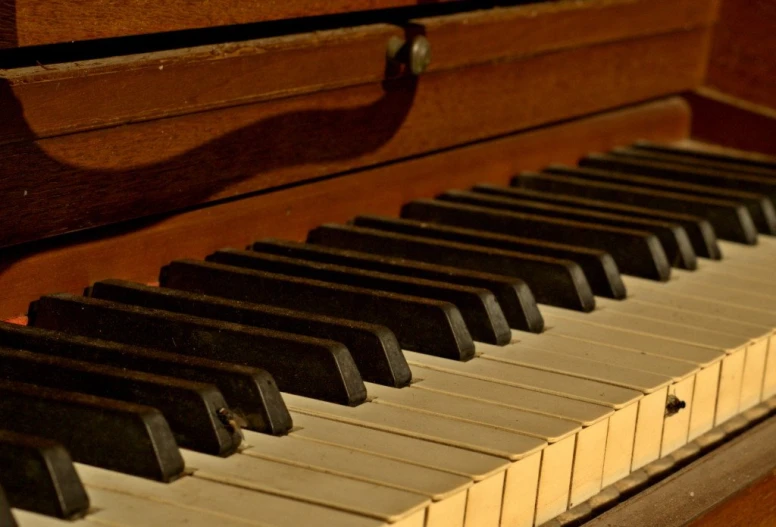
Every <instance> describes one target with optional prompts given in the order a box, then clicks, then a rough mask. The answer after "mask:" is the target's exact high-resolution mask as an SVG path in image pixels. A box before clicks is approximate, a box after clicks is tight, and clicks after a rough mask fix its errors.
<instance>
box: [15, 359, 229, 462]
mask: <svg viewBox="0 0 776 527" xmlns="http://www.w3.org/2000/svg"><path fill="white" fill-rule="evenodd" d="M0 379H5V380H7V381H14V382H24V383H29V384H36V385H38V386H46V387H49V388H53V389H55V390H63V391H68V392H78V393H84V394H87V395H93V396H95V397H104V398H106V399H116V400H118V401H124V402H128V403H135V404H142V405H145V406H150V407H152V408H156V409H157V410H159V411H160V412H162V415H164V417H165V419H166V420H167V423H168V424H169V425H170V429H171V430H172V432H173V435H174V436H175V440H176V441H177V443H178V444H179V445H180V446H181V447H185V448H189V449H191V450H196V451H198V452H203V453H206V454H212V455H218V456H228V455H230V454H233V453H234V452H236V451H237V448H238V447H239V445H240V442H241V438H242V436H241V433H240V430H239V428H234V427H232V426H231V425H229V424H228V423H225V422H223V421H222V418H221V417H219V413H222V414H223V415H229V414H228V408H227V406H226V402H225V401H224V398H223V396H222V395H221V392H219V391H218V389H217V388H216V387H215V386H213V385H210V384H203V383H198V382H192V381H187V380H182V379H177V378H175V377H162V376H159V375H153V374H150V373H144V372H138V371H134V370H126V369H123V368H114V367H112V366H105V365H102V364H95V363H93V362H83V361H76V360H72V359H65V358H62V357H55V356H53V355H46V354H42V353H34V352H31V351H26V350H19V349H11V348H4V347H0Z"/></svg>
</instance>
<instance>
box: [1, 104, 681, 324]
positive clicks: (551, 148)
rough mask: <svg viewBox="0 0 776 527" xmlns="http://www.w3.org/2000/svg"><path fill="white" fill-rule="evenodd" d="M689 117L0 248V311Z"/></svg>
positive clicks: (612, 115) (566, 158) (504, 173)
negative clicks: (177, 259)
mask: <svg viewBox="0 0 776 527" xmlns="http://www.w3.org/2000/svg"><path fill="white" fill-rule="evenodd" d="M689 117H690V116H689V110H688V107H687V105H686V104H685V103H684V102H683V101H682V100H681V99H678V98H670V99H667V100H661V101H658V102H653V103H648V104H644V105H637V106H635V107H631V108H627V109H622V110H617V111H614V112H607V113H603V114H600V115H597V116H593V117H588V118H584V119H580V120H576V121H570V122H568V123H565V124H561V125H557V126H551V127H546V128H540V129H536V130H532V131H529V132H524V133H520V134H515V135H511V136H508V137H505V138H501V139H498V140H492V141H486V142H482V143H479V144H476V145H471V146H467V147H463V148H458V149H454V150H449V151H446V152H442V153H438V154H433V155H427V156H423V157H419V158H416V159H413V160H410V161H405V162H400V163H393V164H389V165H386V166H383V167H380V168H375V169H371V170H366V171H361V172H357V173H354V174H350V175H345V176H341V177H336V178H332V179H329V180H326V181H320V182H316V183H310V184H305V185H301V186H298V187H295V188H290V189H285V190H280V191H276V192H269V193H266V194H259V195H255V196H252V197H248V198H243V199H239V200H236V201H231V202H227V203H222V204H219V205H215V206H210V207H205V208H200V209H197V210H192V211H189V212H185V213H182V214H176V215H173V216H168V217H165V218H160V219H157V220H155V221H144V222H133V223H130V224H129V225H126V226H124V227H121V228H118V227H116V228H111V229H108V230H107V232H106V231H105V230H99V231H97V232H94V233H84V234H83V235H79V234H75V235H71V236H68V237H64V238H63V239H55V240H51V241H43V242H39V243H37V244H33V245H29V246H22V247H18V248H10V249H5V250H0V290H2V291H3V294H2V295H0V319H4V318H10V317H13V316H16V315H19V314H22V313H24V312H26V308H27V304H28V302H30V301H31V300H33V299H35V298H37V297H38V296H40V295H42V294H44V293H51V292H55V291H71V292H79V291H81V290H82V289H83V287H84V286H86V285H88V284H90V283H91V282H93V281H95V280H100V279H105V278H111V277H113V278H125V279H132V280H139V281H142V282H152V281H154V280H156V278H157V273H158V271H159V268H160V267H161V266H162V265H164V264H166V263H167V262H169V261H170V260H172V259H174V258H182V257H197V258H201V257H203V256H205V255H206V254H208V253H209V252H212V251H213V250H215V249H218V248H221V247H224V246H230V245H231V246H236V247H241V246H244V245H245V244H246V243H248V242H250V241H252V240H253V239H257V238H260V237H268V236H272V237H280V238H287V239H296V240H300V239H304V237H305V235H306V233H307V231H308V230H309V229H311V228H313V227H315V226H317V225H319V224H321V223H324V222H331V221H337V222H342V221H346V220H348V219H349V218H351V217H352V216H354V215H356V214H359V213H374V214H388V215H396V214H397V213H398V210H399V207H400V206H401V204H402V203H404V202H406V201H408V200H410V199H413V198H418V197H430V196H434V195H435V194H437V193H438V192H440V191H442V190H445V189H449V188H454V187H459V188H463V187H466V186H469V185H472V184H474V183H477V182H494V183H502V184H504V183H506V182H507V181H508V180H509V178H510V176H511V175H513V174H514V173H515V172H517V171H518V170H531V169H538V168H541V167H542V166H545V165H547V164H549V163H552V162H561V163H574V162H576V160H577V159H579V158H580V157H581V156H583V155H585V154H586V153H588V152H590V151H594V150H599V151H600V150H606V149H608V148H611V147H613V146H616V145H623V144H628V143H631V142H632V141H635V140H637V139H640V138H644V139H652V140H655V141H675V140H679V139H682V138H684V137H686V136H687V133H688V131H689V125H690V119H689ZM33 220H34V218H33Z"/></svg>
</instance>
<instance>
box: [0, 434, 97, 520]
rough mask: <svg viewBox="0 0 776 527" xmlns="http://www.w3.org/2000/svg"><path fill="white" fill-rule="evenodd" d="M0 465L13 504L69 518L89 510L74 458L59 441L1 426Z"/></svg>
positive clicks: (0, 472)
mask: <svg viewBox="0 0 776 527" xmlns="http://www.w3.org/2000/svg"><path fill="white" fill-rule="evenodd" d="M0 467H2V470H0V484H1V485H2V486H3V488H4V489H5V491H6V497H7V499H8V501H9V502H10V503H11V506H12V507H15V508H17V509H24V510H26V511H30V512H36V513H38V514H44V515H46V516H54V517H55V518H63V519H68V520H70V519H75V518H80V517H81V516H83V515H84V514H86V511H88V510H89V497H88V496H87V495H86V490H84V487H83V485H82V484H81V479H80V478H79V477H78V473H77V472H76V471H75V467H74V466H73V460H72V459H70V454H68V452H67V450H65V448H64V447H63V446H62V445H60V444H59V443H57V442H56V441H51V440H50V439H45V438H42V437H36V436H34V435H25V434H17V433H15V432H8V431H6V430H2V429H0ZM0 525H5V524H3V523H2V522H0Z"/></svg>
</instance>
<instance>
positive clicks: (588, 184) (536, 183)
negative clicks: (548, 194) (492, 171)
mask: <svg viewBox="0 0 776 527" xmlns="http://www.w3.org/2000/svg"><path fill="white" fill-rule="evenodd" d="M565 170H576V169H568V168H565ZM510 184H511V185H513V186H516V187H525V188H532V189H541V190H544V191H557V192H564V193H569V194H575V195H582V196H585V197H593V198H595V199H599V200H603V201H612V202H615V203H628V204H633V205H638V206H641V207H647V208H655V209H658V210H670V211H678V212H689V213H691V214H698V215H701V216H703V217H704V218H706V219H707V220H709V222H710V223H711V224H712V225H713V226H714V230H715V232H716V233H717V237H719V238H720V239H722V240H728V241H732V242H736V243H742V244H746V245H755V244H757V230H756V229H755V226H754V222H753V221H752V217H751V215H750V214H749V210H748V209H747V208H746V207H745V206H744V205H742V204H740V203H736V202H733V201H729V200H717V199H711V198H700V197H697V196H691V195H688V194H679V193H676V192H664V191H657V190H653V189H644V188H640V187H634V186H631V185H622V184H616V183H604V182H600V181H594V180H591V179H587V178H584V177H575V176H571V175H565V174H560V173H554V172H552V173H550V172H543V173H540V174H532V173H523V174H519V175H517V176H515V177H514V178H512V180H511V182H510Z"/></svg>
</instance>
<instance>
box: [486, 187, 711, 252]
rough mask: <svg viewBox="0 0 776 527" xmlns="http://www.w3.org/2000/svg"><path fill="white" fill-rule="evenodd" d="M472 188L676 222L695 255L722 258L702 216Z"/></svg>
mask: <svg viewBox="0 0 776 527" xmlns="http://www.w3.org/2000/svg"><path fill="white" fill-rule="evenodd" d="M472 191H473V192H479V193H481V194H489V195H494V196H504V197H514V198H525V199H531V200H535V201H541V202H543V203H554V204H557V205H569V206H573V207H581V208H585V209H589V210H595V211H598V212H611V213H614V214H622V215H625V216H630V217H634V218H651V219H655V220H660V221H668V222H675V223H678V224H679V225H681V226H682V227H684V230H685V232H687V235H688V236H689V238H690V242H691V243H692V247H693V250H694V251H695V254H696V255H697V256H700V257H701V258H710V259H712V260H719V259H720V258H721V257H722V253H721V252H720V250H719V246H718V245H717V234H716V233H715V232H714V227H712V226H711V223H709V222H708V220H706V219H705V218H702V217H701V216H693V215H691V214H682V213H681V212H671V211H667V210H659V209H648V208H644V207H635V206H633V205H623V204H620V203H614V202H611V201H603V200H597V199H588V198H583V197H578V196H572V195H569V194H560V193H557V192H542V191H540V190H531V189H527V188H519V187H501V186H497V185H490V184H482V185H475V186H474V187H473V188H472Z"/></svg>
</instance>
